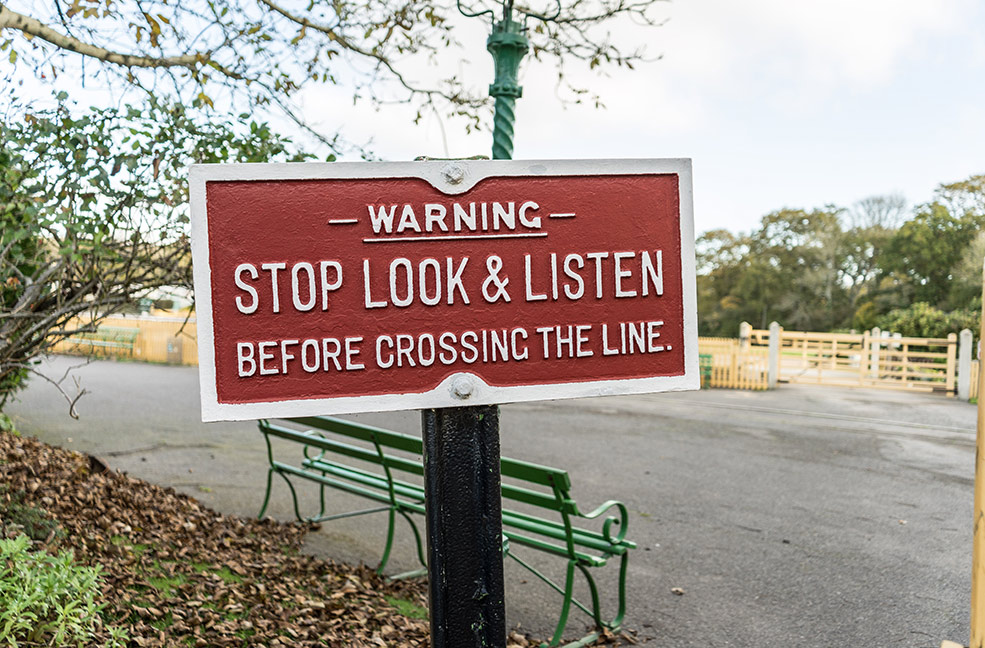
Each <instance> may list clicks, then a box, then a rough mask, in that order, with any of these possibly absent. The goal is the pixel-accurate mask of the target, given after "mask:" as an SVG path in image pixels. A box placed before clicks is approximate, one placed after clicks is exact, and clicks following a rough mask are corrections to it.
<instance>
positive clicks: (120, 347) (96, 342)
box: [65, 326, 140, 356]
mask: <svg viewBox="0 0 985 648" xmlns="http://www.w3.org/2000/svg"><path fill="white" fill-rule="evenodd" d="M138 335H140V329H139V328H130V327H125V326H100V327H99V328H97V329H96V330H94V331H77V332H75V333H73V334H72V336H71V337H68V338H66V339H65V341H66V342H68V343H69V344H75V345H76V346H79V347H83V346H88V347H89V349H88V352H89V353H92V352H93V351H94V350H95V349H97V348H98V349H106V350H113V351H127V352H128V353H129V354H130V355H131V356H132V355H133V347H134V344H135V343H136V342H137V336H138Z"/></svg>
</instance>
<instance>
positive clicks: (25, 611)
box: [0, 535, 123, 646]
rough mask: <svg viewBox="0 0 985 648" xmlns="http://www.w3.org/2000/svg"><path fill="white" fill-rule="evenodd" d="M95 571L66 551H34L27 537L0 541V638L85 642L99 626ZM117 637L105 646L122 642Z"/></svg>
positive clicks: (32, 642)
mask: <svg viewBox="0 0 985 648" xmlns="http://www.w3.org/2000/svg"><path fill="white" fill-rule="evenodd" d="M99 572H100V569H99V567H98V566H97V567H84V566H79V565H75V564H74V563H73V557H72V554H71V553H70V552H61V553H59V554H58V555H57V556H51V555H49V554H47V553H45V552H43V551H38V552H33V551H31V541H30V539H29V538H28V537H27V536H24V535H21V536H18V537H16V538H13V539H0V601H3V603H4V604H3V606H2V607H0V642H5V643H6V645H9V646H18V645H20V644H22V643H23V644H26V645H37V644H40V643H41V642H45V643H46V644H48V645H52V646H69V645H77V646H81V645H83V644H85V643H87V642H88V641H89V640H90V639H91V638H92V636H93V633H94V632H95V631H96V630H97V629H98V628H99V627H100V626H101V624H102V619H101V618H100V616H99V611H100V609H101V606H100V605H98V604H97V603H96V599H97V597H98V596H99V591H100V582H101V581H100V575H99ZM120 638H121V637H119V635H118V634H117V638H116V639H115V640H111V641H110V643H109V644H108V645H110V646H121V645H123V644H122V642H120V641H119V639H120Z"/></svg>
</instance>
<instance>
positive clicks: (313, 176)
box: [189, 158, 700, 422]
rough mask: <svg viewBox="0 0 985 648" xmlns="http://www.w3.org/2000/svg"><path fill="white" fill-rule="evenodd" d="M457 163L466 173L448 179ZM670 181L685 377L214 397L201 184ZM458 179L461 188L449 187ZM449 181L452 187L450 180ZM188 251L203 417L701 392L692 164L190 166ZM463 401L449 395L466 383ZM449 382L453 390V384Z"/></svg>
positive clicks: (444, 186) (465, 376)
mask: <svg viewBox="0 0 985 648" xmlns="http://www.w3.org/2000/svg"><path fill="white" fill-rule="evenodd" d="M449 166H457V167H459V168H460V169H461V170H462V171H463V172H464V175H461V176H458V177H457V178H456V174H454V173H446V171H448V167H449ZM667 174H672V175H676V176H677V178H678V183H679V184H678V196H679V199H680V212H681V213H680V240H681V259H680V261H681V282H682V288H683V295H682V297H683V302H684V303H683V307H684V375H683V376H655V377H650V378H628V379H627V378H616V379H610V380H598V381H586V382H566V383H549V384H539V385H518V386H512V387H496V386H493V385H488V384H486V383H485V382H484V381H483V380H482V379H481V378H479V377H478V376H476V375H475V374H472V373H467V372H466V373H457V374H454V375H452V376H449V377H448V378H446V379H445V380H444V381H442V383H441V384H440V385H438V386H437V387H435V388H434V389H432V390H430V391H428V392H421V393H400V394H379V395H371V396H341V397H333V398H312V399H296V400H278V401H267V402H252V403H220V402H219V399H218V393H217V391H216V368H215V330H214V326H213V319H212V275H211V272H212V270H211V266H210V264H209V239H208V236H209V231H208V222H207V205H206V192H205V188H206V183H208V182H213V181H251V180H264V181H266V180H322V179H324V180H340V179H353V178H370V179H390V178H392V179H399V178H417V179H422V180H425V181H427V182H429V183H430V184H431V185H432V186H434V187H435V188H436V189H438V190H439V191H441V192H443V193H445V194H447V195H456V194H461V193H464V192H466V191H468V190H469V189H471V188H472V187H474V186H475V185H476V184H477V183H479V182H480V181H482V180H484V179H486V178H493V177H517V178H519V177H538V176H547V177H553V176H605V175H667ZM455 179H458V180H459V181H458V182H454V180H455ZM449 180H452V181H449ZM189 192H190V216H191V226H192V227H191V229H192V237H191V247H192V262H193V264H194V281H195V304H196V311H197V316H198V359H199V364H198V367H199V382H200V389H201V396H202V420H203V421H205V422H212V421H237V420H249V419H258V418H287V417H295V416H314V415H332V414H355V413H359V412H385V411H395V410H405V409H424V408H433V407H463V406H467V405H493V404H504V403H515V402H524V401H539V400H557V399H563V398H585V397H592V396H613V395H628V394H646V393H654V392H667V391H685V390H694V389H698V388H699V385H700V376H699V369H698V323H697V296H696V292H695V282H696V269H695V261H694V205H693V202H694V198H693V190H692V176H691V160H690V159H689V158H675V159H619V160H426V161H419V162H329V163H310V162H306V163H283V164H196V165H192V166H191V167H190V169H189ZM462 381H465V384H466V385H467V386H468V387H469V388H470V389H471V390H472V391H471V394H470V395H469V396H468V398H467V399H463V398H461V397H458V396H456V395H455V391H454V390H457V391H459V392H460V391H461V387H462V385H463V382H462ZM453 385H454V387H453Z"/></svg>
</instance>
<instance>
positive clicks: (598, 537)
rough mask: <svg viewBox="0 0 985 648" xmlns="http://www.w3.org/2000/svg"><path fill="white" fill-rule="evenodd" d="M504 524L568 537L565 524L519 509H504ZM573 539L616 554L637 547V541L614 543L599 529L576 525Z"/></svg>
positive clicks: (543, 533)
mask: <svg viewBox="0 0 985 648" xmlns="http://www.w3.org/2000/svg"><path fill="white" fill-rule="evenodd" d="M503 526H513V527H516V528H518V529H523V530H526V531H531V532H535V533H540V534H542V535H546V536H548V537H551V538H554V539H556V540H564V539H565V538H567V533H566V532H565V529H564V524H562V523H560V522H555V521H554V520H545V519H543V518H539V517H535V516H532V515H526V514H524V513H519V512H517V511H507V510H503ZM571 539H572V541H573V542H574V544H576V545H580V546H582V547H588V548H589V549H596V550H598V551H603V552H605V553H611V554H615V555H622V554H623V553H625V552H626V550H627V549H634V548H635V547H636V543H634V542H631V541H629V540H622V541H621V542H619V543H616V544H613V543H611V542H609V541H608V540H606V539H605V536H604V535H602V533H601V532H599V531H593V530H591V529H582V528H579V527H576V526H572V527H571Z"/></svg>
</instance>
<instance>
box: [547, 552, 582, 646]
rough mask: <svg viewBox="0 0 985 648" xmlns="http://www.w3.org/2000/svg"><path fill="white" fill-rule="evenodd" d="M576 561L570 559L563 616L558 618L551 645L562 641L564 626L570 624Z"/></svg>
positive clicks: (562, 609)
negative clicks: (569, 616) (569, 617)
mask: <svg viewBox="0 0 985 648" xmlns="http://www.w3.org/2000/svg"><path fill="white" fill-rule="evenodd" d="M574 589H575V561H574V560H569V561H568V571H567V574H566V575H565V578H564V602H563V603H562V604H561V618H560V619H558V622H557V629H556V630H555V631H554V636H553V637H552V638H551V643H550V644H548V645H550V646H557V645H558V644H560V643H561V635H563V634H564V628H565V627H566V626H567V625H568V615H569V614H570V613H571V599H572V598H573V597H574V595H575V592H574Z"/></svg>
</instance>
